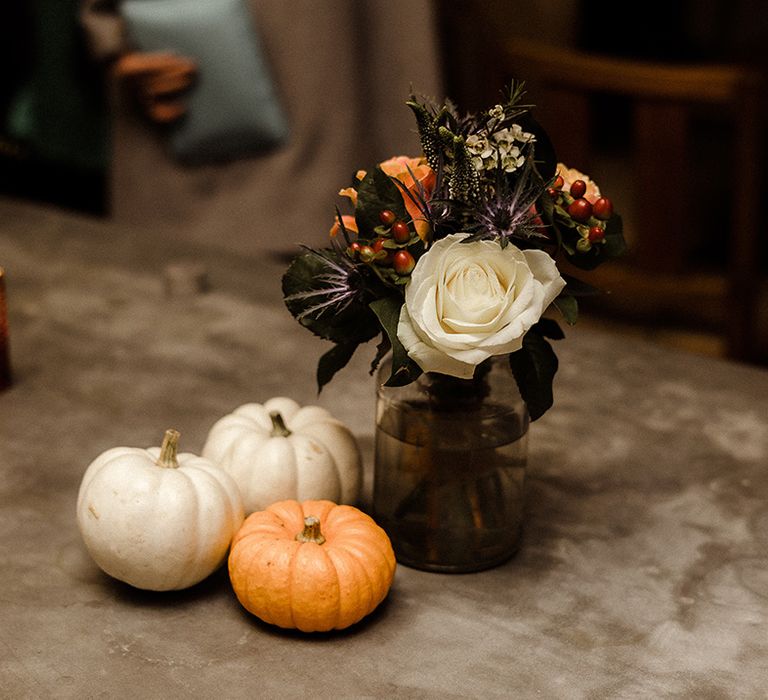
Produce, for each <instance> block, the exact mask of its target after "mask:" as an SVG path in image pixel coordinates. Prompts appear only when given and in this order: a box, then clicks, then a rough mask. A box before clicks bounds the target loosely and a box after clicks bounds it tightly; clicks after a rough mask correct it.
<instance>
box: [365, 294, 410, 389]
mask: <svg viewBox="0 0 768 700" xmlns="http://www.w3.org/2000/svg"><path fill="white" fill-rule="evenodd" d="M402 305H403V302H402V300H401V299H397V298H395V297H384V298H383V299H377V300H376V301H372V302H371V304H370V306H371V309H372V310H373V312H374V313H375V314H376V316H377V318H378V319H379V323H381V326H382V328H383V329H384V332H385V333H386V334H387V337H388V338H389V342H390V343H391V344H392V373H391V374H390V377H389V379H387V381H386V382H385V385H386V386H405V385H406V384H410V383H411V382H412V381H413V380H414V379H416V377H418V376H419V375H420V374H421V368H420V367H419V366H418V365H417V364H416V363H415V362H414V361H413V360H412V359H411V358H410V357H408V353H407V352H406V350H405V347H403V344H402V343H401V342H400V339H399V338H398V337H397V324H398V321H399V320H400V307H401V306H402Z"/></svg>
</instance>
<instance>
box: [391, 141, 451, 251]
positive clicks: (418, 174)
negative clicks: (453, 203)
mask: <svg viewBox="0 0 768 700" xmlns="http://www.w3.org/2000/svg"><path fill="white" fill-rule="evenodd" d="M379 167H380V168H381V169H382V170H383V171H384V173H386V174H387V175H389V176H390V177H394V178H396V179H397V180H399V181H400V182H402V183H403V184H404V185H405V187H406V188H407V189H408V191H409V192H411V193H412V194H413V195H414V197H415V198H416V199H417V200H418V199H419V198H420V188H419V186H418V184H417V183H420V184H421V187H422V188H424V194H425V196H426V197H427V199H428V198H429V195H430V194H432V190H433V189H434V188H435V182H436V180H437V177H436V175H435V171H434V170H432V168H430V167H429V166H428V165H427V161H426V159H424V158H409V157H408V156H395V157H394V158H390V159H389V160H385V161H384V162H383V163H380V164H379ZM409 169H410V172H409ZM411 173H413V175H411ZM414 176H415V178H416V179H415V180H414ZM403 202H404V203H405V209H406V211H407V212H408V214H409V216H410V217H411V218H412V219H413V225H414V227H415V229H416V233H417V234H418V235H419V238H421V240H426V238H427V236H428V235H429V224H428V223H427V222H426V221H425V220H424V215H423V214H422V212H421V210H420V209H419V207H418V206H416V204H415V203H414V202H413V201H411V198H410V197H408V196H407V195H406V194H404V193H403Z"/></svg>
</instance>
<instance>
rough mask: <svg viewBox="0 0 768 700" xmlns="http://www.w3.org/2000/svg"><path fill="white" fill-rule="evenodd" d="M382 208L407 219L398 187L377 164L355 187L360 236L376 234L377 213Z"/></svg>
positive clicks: (373, 235) (368, 236)
mask: <svg viewBox="0 0 768 700" xmlns="http://www.w3.org/2000/svg"><path fill="white" fill-rule="evenodd" d="M383 209H389V210H390V211H392V212H394V214H395V216H396V217H397V218H398V219H404V220H407V219H408V213H407V211H406V209H405V204H404V202H403V196H402V195H401V194H400V189H399V188H398V186H397V185H396V184H395V183H394V182H392V178H390V177H389V175H387V174H386V173H385V172H384V171H383V170H382V169H381V168H380V167H378V166H377V167H376V168H374V170H373V171H371V172H369V173H367V174H366V176H365V177H364V178H363V180H362V181H361V182H360V185H359V186H358V188H357V207H356V208H355V220H356V221H357V228H358V230H359V231H360V237H361V238H368V239H370V238H374V237H375V236H376V228H377V227H378V226H381V220H380V219H379V214H380V213H381V211H382V210H383Z"/></svg>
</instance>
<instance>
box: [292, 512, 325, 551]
mask: <svg viewBox="0 0 768 700" xmlns="http://www.w3.org/2000/svg"><path fill="white" fill-rule="evenodd" d="M296 541H297V542H314V543H315V544H323V542H325V537H324V536H323V533H322V532H320V520H319V518H317V517H315V516H314V515H308V516H307V517H306V518H304V529H303V530H302V531H301V532H300V533H299V534H298V535H296Z"/></svg>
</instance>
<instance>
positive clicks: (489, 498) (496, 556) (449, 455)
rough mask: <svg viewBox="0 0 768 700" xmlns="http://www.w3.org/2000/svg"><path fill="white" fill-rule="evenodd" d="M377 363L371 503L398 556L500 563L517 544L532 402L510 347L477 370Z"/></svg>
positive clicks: (411, 562)
mask: <svg viewBox="0 0 768 700" xmlns="http://www.w3.org/2000/svg"><path fill="white" fill-rule="evenodd" d="M390 370H391V364H390V363H389V362H385V363H382V366H381V367H380V369H379V371H378V375H377V378H378V382H377V402H376V445H375V466H374V492H373V511H374V517H375V518H376V520H377V522H378V523H379V524H380V525H381V526H382V527H383V528H384V529H385V530H386V532H387V534H388V535H389V537H390V539H391V540H392V545H393V547H394V549H395V554H396V556H397V560H398V561H399V562H400V563H402V564H405V565H406V566H411V567H415V568H417V569H424V570H427V571H442V572H468V571H479V570H481V569H487V568H490V567H492V566H496V565H498V564H501V563H502V562H504V561H506V560H507V559H508V558H509V557H511V556H512V555H513V554H514V553H515V552H516V551H517V548H518V546H519V541H520V535H521V527H522V521H523V509H524V488H525V469H526V461H527V456H528V446H527V436H528V424H529V419H528V411H527V408H526V405H525V402H524V401H523V399H522V398H521V397H520V393H519V391H518V389H517V384H516V383H515V380H514V377H513V375H512V372H511V370H510V368H509V360H508V356H499V357H495V358H491V359H490V360H487V361H486V362H484V363H483V364H482V365H480V366H479V367H478V368H477V370H476V371H475V376H474V378H473V379H468V380H464V379H457V378H455V377H448V376H445V375H440V374H433V373H427V374H423V375H422V376H421V377H419V379H417V380H416V381H415V382H413V383H411V384H409V385H407V386H405V387H386V386H384V382H385V381H386V379H387V378H388V377H389V373H390Z"/></svg>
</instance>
